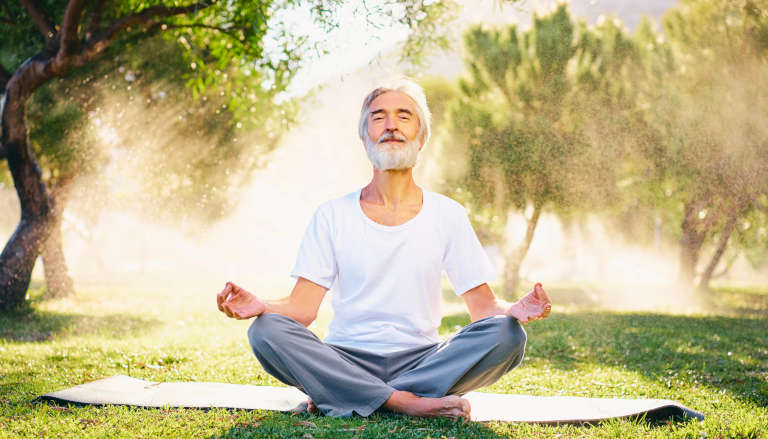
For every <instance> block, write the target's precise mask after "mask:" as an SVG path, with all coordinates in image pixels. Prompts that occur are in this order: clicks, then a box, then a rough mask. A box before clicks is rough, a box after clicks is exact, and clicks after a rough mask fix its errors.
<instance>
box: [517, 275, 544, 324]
mask: <svg viewBox="0 0 768 439" xmlns="http://www.w3.org/2000/svg"><path fill="white" fill-rule="evenodd" d="M551 310H552V303H551V302H550V301H549V297H547V293H546V291H544V288H542V287H541V284H536V286H534V287H533V291H531V292H530V293H528V294H526V295H525V297H523V298H522V299H520V300H518V301H517V302H515V303H513V304H512V306H510V307H509V309H508V310H507V311H506V313H505V314H506V315H508V316H511V317H514V318H516V319H517V320H518V321H519V322H520V323H528V322H531V321H534V320H538V319H543V318H545V317H547V316H548V315H549V312H550V311H551Z"/></svg>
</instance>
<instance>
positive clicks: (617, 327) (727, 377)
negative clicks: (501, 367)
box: [440, 311, 768, 406]
mask: <svg viewBox="0 0 768 439" xmlns="http://www.w3.org/2000/svg"><path fill="white" fill-rule="evenodd" d="M468 323H469V316H468V315H467V314H464V313H461V314H455V315H451V316H447V317H445V318H444V319H443V322H442V325H441V327H440V331H441V333H446V332H453V331H454V330H455V328H457V327H461V326H464V325H466V324H468ZM526 330H527V331H528V349H527V351H528V353H527V355H528V357H529V359H530V360H534V361H535V360H540V361H544V362H547V363H548V364H550V365H551V366H553V367H555V368H558V369H561V370H575V369H576V368H577V367H578V366H579V365H580V364H581V363H591V364H607V365H609V366H614V367H615V366H619V367H625V368H626V369H628V370H633V371H636V372H638V373H641V374H643V375H645V376H647V377H649V378H652V379H654V380H657V381H660V382H662V383H664V384H665V385H666V386H668V387H672V386H676V385H680V384H684V383H688V384H702V385H708V386H712V387H715V388H718V389H725V390H727V391H729V392H731V393H732V394H734V395H735V396H737V397H738V398H740V399H742V400H745V401H750V402H753V403H755V404H757V405H760V406H765V405H766V404H768V382H767V381H766V379H765V372H766V370H765V368H766V364H768V319H765V318H746V317H743V318H738V317H724V316H699V317H695V316H675V315H667V314H654V313H617V312H611V311H601V312H573V313H568V314H553V315H551V316H550V317H549V318H548V319H546V320H543V321H538V322H533V323H531V324H528V325H526Z"/></svg>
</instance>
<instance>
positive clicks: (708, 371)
mask: <svg viewBox="0 0 768 439" xmlns="http://www.w3.org/2000/svg"><path fill="white" fill-rule="evenodd" d="M38 294H39V291H38V290H33V292H32V306H31V310H28V311H26V312H19V313H16V314H14V315H5V316H0V410H2V412H1V413H0V437H98V438H102V437H148V438H154V437H188V436H193V437H227V438H230V437H231V438H240V437H307V438H310V437H311V438H336V437H371V438H373V437H435V438H437V437H516V438H517V437H520V438H526V437H535V438H540V437H559V438H566V437H686V438H717V437H738V438H756V437H768V408H767V407H766V406H768V318H766V317H768V289H767V288H752V289H743V288H742V289H728V288H721V289H719V290H717V291H716V292H715V293H714V294H713V295H711V296H710V297H708V299H707V300H709V301H710V303H711V304H712V309H713V310H716V311H713V312H710V313H707V314H695V315H683V314H679V315H677V314H665V313H651V312H643V313H639V312H632V313H628V312H616V311H600V310H594V309H585V308H579V307H577V306H572V305H568V306H565V305H558V304H557V303H556V304H555V307H554V309H553V313H552V316H551V317H550V318H549V319H547V320H545V321H539V322H533V323H531V324H529V325H527V326H526V329H527V331H528V335H529V344H528V347H527V355H526V359H525V361H524V362H523V364H522V366H521V367H519V368H517V369H516V370H513V371H512V372H510V373H509V374H508V375H506V376H505V377H504V378H503V379H502V380H500V381H499V382H498V383H496V384H495V385H493V386H491V387H488V388H485V389H482V391H487V392H501V393H525V394H532V395H574V396H593V397H626V398H666V399H674V400H677V401H680V402H681V403H683V404H684V405H686V406H688V407H690V408H693V409H696V410H699V411H701V412H703V413H704V414H705V415H706V416H707V417H706V419H705V420H704V421H703V422H698V421H685V422H667V423H655V424H651V423H647V422H644V421H642V420H635V421H629V420H618V421H610V422H603V423H600V424H597V425H591V426H589V425H584V426H582V425H561V426H546V425H528V424H503V423H489V424H480V423H469V424H467V425H462V424H461V423H458V422H452V421H449V420H425V419H413V418H409V417H406V416H398V415H391V414H376V415H373V416H371V417H369V418H366V419H364V418H359V417H357V418H350V419H329V418H324V417H319V416H314V415H306V414H298V415H288V414H280V413H273V412H266V411H253V412H248V411H227V410H210V411H202V410H186V409H139V408H128V407H112V406H110V407H82V406H68V407H60V406H56V405H53V404H50V403H44V402H39V401H37V400H36V397H37V396H39V395H41V394H43V393H46V392H50V391H53V390H59V389H62V388H65V387H69V386H73V385H76V384H80V383H84V382H87V381H91V380H95V379H99V378H104V377H108V376H111V375H116V374H125V375H130V376H133V377H137V378H142V379H148V380H157V381H176V380H190V381H192V380H195V381H217V382H227V383H247V384H265V385H280V383H278V382H277V381H275V380H274V379H272V378H271V377H270V376H268V375H267V374H266V373H265V372H264V371H263V370H262V369H261V367H260V366H259V364H258V362H257V361H256V360H255V358H254V357H253V356H252V354H251V352H250V349H249V346H248V343H247V340H246V335H245V333H246V328H247V326H248V324H249V323H248V322H244V321H234V320H230V319H227V318H225V317H224V316H223V315H220V314H219V313H218V311H216V310H215V305H214V292H211V293H210V294H203V293H196V292H185V291H181V292H176V293H173V294H171V293H163V292H157V291H120V290H116V289H92V290H82V291H78V293H77V295H76V297H74V298H70V299H64V300H57V301H43V300H40V299H37V298H36V297H37V295H38ZM327 319H328V316H327V314H324V315H323V318H321V319H320V321H319V323H318V324H317V325H316V326H315V327H313V329H315V330H316V331H317V332H318V333H320V334H321V335H322V333H323V332H324V326H325V324H327ZM468 322H469V319H468V316H467V315H466V314H464V313H457V314H452V315H449V316H447V317H446V318H445V319H444V320H443V326H442V328H441V330H442V332H443V333H444V334H448V333H450V332H451V331H453V330H455V328H456V327H457V326H461V325H464V324H466V323H468Z"/></svg>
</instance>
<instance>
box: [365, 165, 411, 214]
mask: <svg viewBox="0 0 768 439" xmlns="http://www.w3.org/2000/svg"><path fill="white" fill-rule="evenodd" d="M361 198H362V199H363V200H365V201H366V202H369V203H375V204H381V205H383V206H385V207H388V206H397V205H399V204H402V203H420V202H421V189H420V188H419V187H418V186H417V185H416V182H415V181H413V168H409V169H402V170H391V171H379V170H378V169H376V168H373V179H372V180H371V182H370V183H368V186H366V187H364V188H363V191H362V194H361Z"/></svg>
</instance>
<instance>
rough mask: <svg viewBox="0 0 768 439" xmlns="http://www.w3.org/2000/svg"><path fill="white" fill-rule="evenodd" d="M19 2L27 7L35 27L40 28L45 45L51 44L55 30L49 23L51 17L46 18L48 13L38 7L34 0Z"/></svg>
mask: <svg viewBox="0 0 768 439" xmlns="http://www.w3.org/2000/svg"><path fill="white" fill-rule="evenodd" d="M21 4H22V5H24V7H25V8H26V9H27V12H28V13H29V16H30V17H32V21H33V22H34V23H35V25H36V26H37V28H38V29H40V33H42V34H43V38H45V45H46V46H49V45H50V44H52V43H53V41H54V37H56V31H55V29H54V27H53V24H51V19H50V18H48V15H47V14H46V13H45V12H44V11H43V10H42V8H40V5H38V4H37V1H35V0H21Z"/></svg>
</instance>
